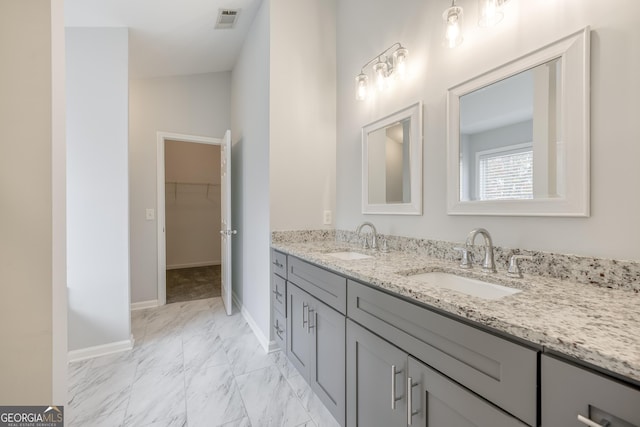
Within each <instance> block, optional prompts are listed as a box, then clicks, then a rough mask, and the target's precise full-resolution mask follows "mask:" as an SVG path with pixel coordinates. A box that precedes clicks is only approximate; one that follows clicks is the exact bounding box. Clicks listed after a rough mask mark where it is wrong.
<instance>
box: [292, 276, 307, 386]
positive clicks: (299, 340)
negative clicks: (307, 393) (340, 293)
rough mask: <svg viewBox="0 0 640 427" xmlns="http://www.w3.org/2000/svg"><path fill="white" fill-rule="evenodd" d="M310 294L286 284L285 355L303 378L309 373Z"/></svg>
mask: <svg viewBox="0 0 640 427" xmlns="http://www.w3.org/2000/svg"><path fill="white" fill-rule="evenodd" d="M309 300H310V295H309V294H307V293H306V292H305V291H303V290H301V289H300V288H298V287H297V286H295V285H293V284H291V283H289V286H287V356H288V357H289V360H290V361H291V363H293V366H295V367H296V368H297V369H298V371H300V373H301V374H302V376H303V377H304V378H307V377H308V373H309V347H310V345H309V344H310V343H309V332H308V325H309V323H308V322H309Z"/></svg>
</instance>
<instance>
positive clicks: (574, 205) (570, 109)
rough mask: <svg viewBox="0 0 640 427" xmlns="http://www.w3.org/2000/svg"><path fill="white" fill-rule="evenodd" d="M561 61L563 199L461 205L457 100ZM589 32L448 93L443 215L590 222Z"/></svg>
mask: <svg viewBox="0 0 640 427" xmlns="http://www.w3.org/2000/svg"><path fill="white" fill-rule="evenodd" d="M556 58H561V59H562V76H561V79H562V88H563V89H562V90H563V94H562V98H561V106H560V108H561V109H562V110H561V111H562V117H563V121H562V125H561V126H562V135H563V136H564V141H563V142H564V144H565V146H566V153H567V157H566V158H567V164H566V174H567V175H566V197H564V198H536V199H528V200H477V201H462V200H460V97H462V96H463V95H466V94H468V93H471V92H473V91H475V90H478V89H480V88H482V87H485V86H487V85H490V84H492V83H495V82H497V81H500V80H502V79H505V78H507V77H510V76H513V75H515V74H518V73H520V72H522V71H525V70H528V69H530V68H533V67H536V66H538V65H541V64H544V63H546V62H549V61H550V60H553V59H556ZM589 58H590V30H589V27H586V28H584V29H583V30H580V31H578V32H576V33H573V34H571V35H569V36H567V37H565V38H563V39H561V40H558V41H557V42H555V43H552V44H550V45H548V46H545V47H543V48H541V49H538V50H536V51H534V52H531V53H529V54H528V55H525V56H522V57H520V58H518V59H516V60H514V61H511V62H509V63H507V64H505V65H503V66H500V67H498V68H495V69H493V70H491V71H488V72H486V73H484V74H482V75H480V76H478V77H475V78H473V79H471V80H468V81H466V82H464V83H461V84H459V85H457V86H454V87H452V88H450V89H449V91H448V96H447V104H448V108H447V200H448V203H447V213H448V214H449V215H494V216H564V217H588V216H589V184H590V182H589V181H590V177H589V161H590V160H589V104H590V97H589V85H590V76H589V72H590V70H589V68H590V59H589Z"/></svg>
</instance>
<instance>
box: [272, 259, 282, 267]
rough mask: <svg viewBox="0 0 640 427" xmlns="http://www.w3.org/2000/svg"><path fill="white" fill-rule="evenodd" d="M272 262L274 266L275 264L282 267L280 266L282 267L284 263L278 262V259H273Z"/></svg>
mask: <svg viewBox="0 0 640 427" xmlns="http://www.w3.org/2000/svg"><path fill="white" fill-rule="evenodd" d="M272 264H273V265H275V266H276V267H278V268H282V267H284V264H280V263H279V262H278V260H275V261H273V262H272Z"/></svg>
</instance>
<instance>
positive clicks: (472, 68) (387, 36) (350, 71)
mask: <svg viewBox="0 0 640 427" xmlns="http://www.w3.org/2000/svg"><path fill="white" fill-rule="evenodd" d="M475 3H476V2H475V1H469V0H467V1H460V2H459V5H460V6H463V7H465V23H466V25H467V28H466V31H465V41H464V43H463V44H462V45H461V46H460V47H459V48H457V49H453V50H449V49H446V48H444V47H442V43H441V31H442V24H441V22H440V21H441V15H442V12H443V10H444V8H445V7H446V5H445V4H444V3H440V2H425V1H423V0H378V1H376V2H375V3H371V2H369V1H367V0H353V1H349V2H339V3H338V43H337V46H338V154H337V162H338V163H337V206H338V212H337V221H336V227H337V228H341V229H353V228H355V227H356V226H357V225H358V224H359V223H360V222H362V221H363V220H365V219H369V220H372V221H373V222H374V223H375V224H376V226H377V227H378V229H379V230H380V231H381V232H383V233H391V234H398V235H405V236H415V237H424V238H430V239H438V240H448V241H463V239H464V238H465V236H466V234H467V232H468V231H469V230H471V229H472V228H474V227H478V226H483V227H486V228H487V229H488V230H489V231H490V232H491V233H492V234H493V237H494V242H495V243H496V244H497V245H500V246H507V247H521V248H527V249H537V250H544V251H554V252H561V253H574V254H579V255H592V256H598V257H608V258H620V259H631V260H638V259H640V246H639V245H638V244H637V242H636V240H637V239H635V238H633V237H631V236H639V235H640V223H639V222H638V221H637V216H638V212H640V193H639V192H638V191H637V190H636V188H635V187H636V186H637V183H638V182H640V168H639V167H638V159H640V144H638V143H637V141H638V140H640V128H638V126H637V125H636V122H637V117H640V103H638V102H637V99H636V96H635V94H637V93H639V92H640V86H639V84H640V83H639V82H638V79H637V76H638V75H639V74H640V56H639V55H637V54H635V53H636V52H638V50H639V49H640V26H639V25H638V16H640V2H637V1H633V0H614V1H609V2H601V1H597V0H565V1H562V2H557V1H548V0H544V1H534V2H532V1H511V2H509V3H507V7H506V16H505V19H504V20H503V22H502V23H500V25H498V26H497V27H495V28H493V29H480V28H477V27H476V25H475V22H476V21H477V15H476V13H477V11H476V4H475ZM621 10H624V11H625V12H624V13H620V11H621ZM586 25H590V26H591V28H592V31H593V32H592V36H591V42H592V45H591V48H592V50H591V79H592V82H591V217H590V218H520V217H477V216H467V217H459V216H448V215H447V214H446V165H445V163H446V162H445V159H446V131H445V129H446V91H447V88H448V87H451V86H453V85H455V84H458V83H460V82H463V81H466V80H467V79H469V78H472V77H474V76H475V75H477V74H480V73H481V72H483V71H486V70H489V69H492V68H494V67H496V66H499V65H500V64H503V63H505V62H507V61H509V60H512V59H514V58H516V57H519V56H521V55H523V54H525V53H527V52H530V51H532V50H535V49H537V48H539V47H542V46H544V45H546V44H549V43H551V42H553V41H554V40H556V39H558V38H561V37H563V36H565V35H568V34H570V33H572V32H574V31H577V30H579V29H581V28H583V27H584V26H586ZM373 28H377V29H381V30H380V31H372V29H373ZM395 41H400V42H402V43H403V44H406V46H407V48H408V49H409V53H410V61H411V64H410V66H411V68H412V70H413V74H412V76H411V78H410V79H409V80H408V81H407V82H404V83H401V84H398V85H397V86H396V90H395V91H394V92H393V93H384V94H382V95H381V96H379V97H378V98H377V99H376V100H374V101H372V102H366V103H358V102H356V101H355V99H354V87H353V86H354V83H353V82H354V77H355V75H356V74H357V73H358V72H359V70H360V67H362V65H363V64H364V63H365V62H366V61H367V60H369V59H370V58H371V57H373V56H374V55H375V54H376V53H378V52H379V51H381V50H382V49H384V48H386V47H388V46H390V45H391V44H392V43H393V42H395ZM418 100H422V101H423V102H424V110H425V113H424V119H425V120H424V215H423V216H419V217H411V218H408V217H407V218H405V217H402V218H401V217H398V216H381V215H377V216H369V215H367V216H363V215H362V214H361V213H360V190H361V184H360V178H359V177H360V172H361V171H360V168H361V167H360V155H361V153H360V128H361V126H362V125H364V124H366V123H369V122H371V121H373V120H375V119H377V118H379V117H383V116H385V115H387V114H389V113H391V112H393V111H396V110H398V109H400V108H402V107H405V106H407V105H409V104H411V103H413V102H416V101H418Z"/></svg>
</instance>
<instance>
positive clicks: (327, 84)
mask: <svg viewBox="0 0 640 427" xmlns="http://www.w3.org/2000/svg"><path fill="white" fill-rule="evenodd" d="M266 70H268V71H266ZM232 94H233V95H232V110H233V125H232V138H233V171H232V177H233V178H232V182H233V183H234V184H233V185H234V188H233V194H234V196H233V197H234V201H233V212H234V214H233V215H234V228H237V229H238V235H237V238H236V239H234V253H233V256H234V270H233V275H234V279H233V283H234V293H235V295H236V298H237V299H238V300H239V301H240V302H241V304H242V306H243V308H244V309H245V310H246V312H247V314H248V315H249V316H250V317H251V319H252V320H253V322H254V323H255V326H256V328H257V329H258V330H257V331H255V332H256V333H257V335H258V338H259V339H260V340H261V342H262V344H263V345H265V346H266V344H267V342H268V341H269V339H270V336H269V335H270V328H269V316H270V314H269V312H270V298H269V271H270V270H269V266H270V264H269V244H270V241H271V235H270V233H271V231H272V230H292V229H307V228H312V229H318V228H331V225H324V224H323V211H324V210H331V211H333V210H334V209H335V138H336V136H335V114H336V110H335V1H333V0H331V1H326V0H302V1H298V0H264V1H263V2H262V5H261V6H260V10H259V11H258V14H257V16H256V18H255V19H254V22H253V24H252V27H251V30H250V32H249V34H248V36H247V38H246V40H245V43H244V46H243V48H242V52H241V54H240V58H239V59H238V62H237V64H236V66H235V68H234V70H233V91H232ZM260 335H262V336H260Z"/></svg>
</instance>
